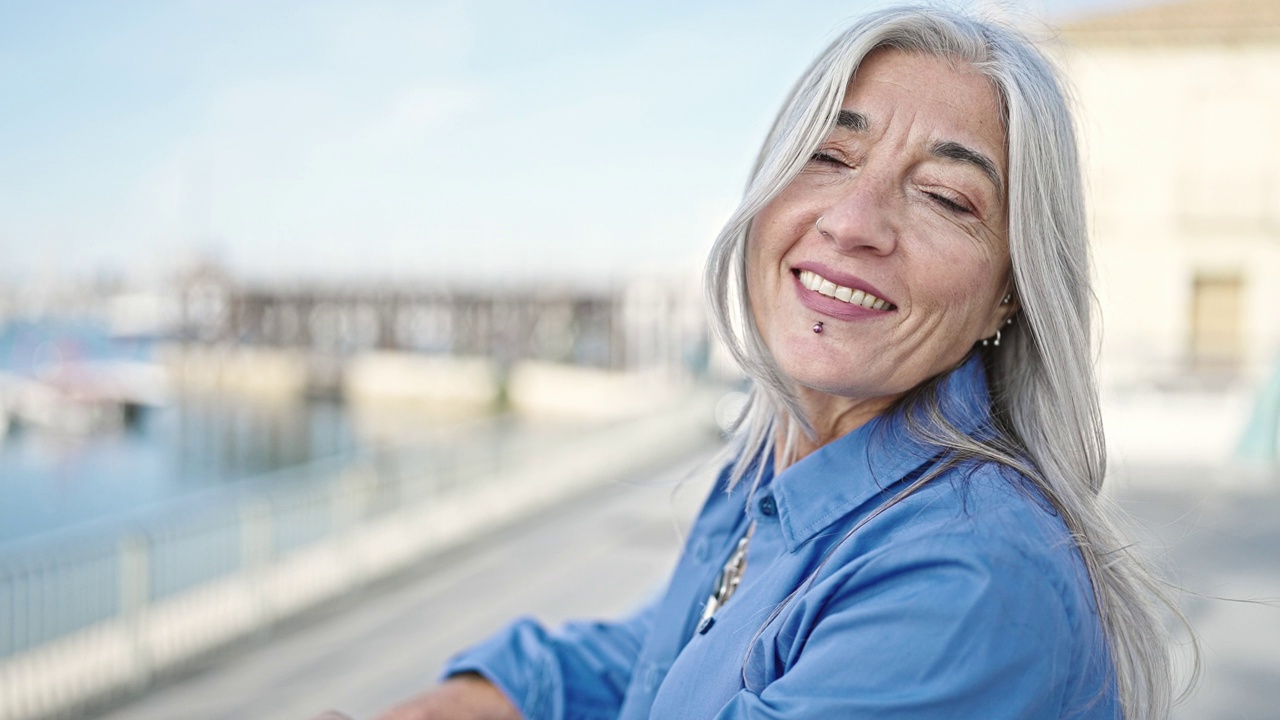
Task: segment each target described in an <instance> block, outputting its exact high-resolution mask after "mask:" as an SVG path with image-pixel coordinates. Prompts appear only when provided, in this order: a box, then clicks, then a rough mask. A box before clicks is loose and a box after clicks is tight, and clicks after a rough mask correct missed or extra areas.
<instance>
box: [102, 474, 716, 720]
mask: <svg viewBox="0 0 1280 720" xmlns="http://www.w3.org/2000/svg"><path fill="white" fill-rule="evenodd" d="M709 457H710V456H709V455H704V456H699V457H697V458H693V459H690V460H687V461H685V462H683V463H681V464H680V465H679V466H677V467H674V468H672V469H670V470H668V471H666V472H663V473H660V474H658V475H656V476H653V477H646V478H637V479H635V480H633V481H631V482H628V483H622V484H618V485H614V486H610V487H606V488H603V489H600V490H595V491H591V492H590V493H589V494H587V495H585V496H583V497H579V498H577V499H575V500H574V501H572V502H570V503H568V504H566V505H564V506H562V507H558V508H556V509H555V510H553V511H550V512H547V513H545V514H543V515H541V516H539V517H537V518H535V519H532V520H529V521H526V522H522V523H520V524H518V525H516V526H514V527H510V528H507V529H505V530H504V531H502V532H500V533H498V534H496V535H494V536H492V537H490V538H487V539H486V540H484V541H481V542H478V543H474V544H472V545H471V546H469V547H467V548H465V549H462V550H458V551H454V552H451V553H448V554H446V555H445V556H443V557H440V558H437V559H435V560H434V561H432V562H430V563H428V564H425V565H423V566H422V567H420V568H418V569H417V570H415V571H414V572H413V573H412V574H411V576H410V577H403V578H399V579H397V580H396V581H395V584H394V586H393V587H382V588H378V589H377V590H376V591H374V592H370V593H368V594H367V595H366V597H364V598H362V599H361V600H360V601H359V602H355V603H350V604H349V606H348V607H347V608H346V609H345V610H343V611H341V612H329V613H327V614H326V616H324V617H321V618H314V617H313V618H309V619H308V621H306V622H300V623H297V624H296V625H297V626H296V627H294V628H285V629H282V630H281V631H279V632H278V634H277V637H274V638H272V639H271V640H270V641H269V642H267V643H265V644H262V645H260V646H258V647H255V648H251V649H248V650H243V651H239V652H233V653H228V654H226V655H225V656H224V657H222V658H220V659H219V660H220V661H219V662H218V663H217V664H215V665H213V666H212V667H209V668H206V669H204V670H203V671H201V672H198V673H195V674H193V675H192V676H190V677H188V678H186V679H183V680H179V681H176V682H173V683H170V684H167V685H165V686H164V687H161V688H159V689H158V690H156V691H155V692H153V693H151V694H149V695H147V696H146V697H143V698H141V699H139V700H138V701H136V702H134V703H132V704H130V705H128V706H125V707H122V708H119V709H118V710H116V711H114V712H112V713H109V714H108V715H106V716H104V717H106V718H110V719H111V720H178V719H181V720H233V719H234V720H241V719H243V720H277V719H278V720H310V718H312V717H313V716H314V715H315V714H317V713H318V712H319V711H321V710H324V709H326V708H330V707H332V708H336V709H340V710H343V711H344V712H347V713H350V714H351V715H352V716H353V717H355V718H357V719H358V720H365V718H369V717H372V716H374V715H375V714H376V713H377V712H378V711H380V710H384V709H386V708H387V707H388V706H389V705H392V704H394V703H395V702H397V701H399V700H401V699H404V698H406V697H409V696H411V695H414V694H416V693H417V692H420V691H422V690H424V689H426V688H428V687H430V686H431V684H432V683H433V681H434V678H435V675H436V672H437V671H438V670H439V668H440V667H441V666H442V665H443V664H444V662H445V660H446V659H447V658H448V657H449V655H450V654H451V653H452V652H454V651H456V650H458V649H460V648H462V647H464V646H466V645H468V644H470V643H473V642H475V641H477V640H479V639H481V638H483V637H485V636H486V635H488V634H489V633H491V632H493V631H494V630H496V629H498V628H500V627H501V626H502V625H503V624H505V623H506V622H507V621H509V620H510V619H511V618H513V617H515V616H516V615H518V614H521V613H527V614H532V615H535V616H537V617H539V618H542V619H544V620H546V621H548V622H551V623H556V622H559V621H561V620H565V619H568V618H571V617H593V616H594V617H611V616H616V615H619V614H621V613H624V612H626V611H627V609H628V608H630V607H632V606H634V605H636V604H638V603H639V602H640V601H641V600H642V599H643V598H644V597H645V595H646V593H649V592H654V591H656V590H657V589H658V587H659V586H660V585H661V583H662V581H663V580H664V579H665V577H666V575H667V573H668V572H669V571H670V569H671V567H672V565H673V563H674V561H675V557H676V554H677V553H678V552H679V549H680V545H681V542H682V541H681V538H682V536H683V535H682V534H683V533H684V532H685V531H687V529H688V525H689V522H690V520H691V519H692V517H693V516H694V515H695V514H696V512H697V509H698V507H699V506H700V505H701V502H702V499H703V498H704V496H705V495H706V492H707V490H708V488H709V486H710V482H711V480H712V479H713V478H712V477H711V475H712V473H711V468H710V467H709V466H708V465H707V461H708V459H709ZM682 480H684V482H683V483H681V481H682Z"/></svg>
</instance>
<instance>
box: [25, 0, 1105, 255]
mask: <svg viewBox="0 0 1280 720" xmlns="http://www.w3.org/2000/svg"><path fill="white" fill-rule="evenodd" d="M1124 1H1125V0H1111V1H1108V0H1029V1H1028V2H1025V3H1022V4H1021V5H1019V6H1018V7H1022V8H1026V12H1027V13H1028V14H1029V15H1031V16H1035V17H1046V18H1049V19H1051V20H1052V19H1057V18H1063V17H1070V16H1072V15H1078V14H1080V13H1082V12H1089V11H1092V10H1096V9H1098V8H1106V7H1110V6H1115V5H1117V4H1124ZM871 4H872V3H871V2H868V1H866V0H844V1H842V2H833V1H828V0H790V1H788V2H760V1H752V0H737V1H730V0H707V1H689V2H643V3H641V2H626V3H623V2H604V1H602V0H597V1H596V2H590V1H588V0H530V1H529V2H516V1H514V0H475V1H472V2H426V1H423V0H362V1H360V2H356V1H354V0H347V1H345V2H337V1H334V0H311V1H297V2H281V1H277V2H249V1H247V0H221V1H217V2H215V1H213V0H209V1H206V2H182V1H172V2H154V1H148V0H133V1H131V2H125V1H124V0H119V1H117V2H89V1H87V0H85V1H73V0H64V1H60V2H45V1H42V0H28V1H25V2H11V1H7V0H0V98H3V102H4V109H3V111H0V279H6V280H21V279H24V278H31V277H48V276H66V275H71V276H76V275H88V274H95V273H99V272H109V273H114V274H125V275H129V274H135V273H156V272H161V271H164V270H167V269H169V268H172V267H175V266H176V265H178V264H180V263H183V262H187V261H189V260H191V259H192V258H194V257H197V256H202V255H212V256H214V257H217V258H220V259H221V260H222V261H224V262H225V263H227V264H228V265H229V266H230V267H231V268H232V269H233V270H234V271H236V272H237V273H240V274H243V275H249V276H258V277H294V276H308V277H351V276H357V277H368V276H375V277H384V276H390V277H397V278H415V277H459V278H488V279H491V280H492V279H495V278H497V279H501V278H509V277H510V278H519V279H521V280H525V279H530V278H539V277H547V276H551V277H555V278H564V279H570V280H572V279H575V278H595V279H602V278H611V277H619V276H626V275H630V274H633V273H637V272H654V271H657V272H662V271H670V270H674V269H679V268H691V267H695V266H696V265H697V264H698V263H699V262H700V259H701V255H702V254H703V252H704V251H705V249H706V247H707V246H708V245H709V244H710V241H711V238H712V236H713V235H714V233H715V230H716V229H717V227H718V225H719V223H720V222H722V221H723V220H724V218H725V217H726V216H727V214H728V213H729V211H730V210H731V208H732V207H733V204H734V201H735V199H736V196H737V193H738V191H739V189H740V188H741V186H742V183H743V181H744V179H745V176H746V172H747V168H748V166H749V164H750V162H751V159H752V157H753V155H754V153H755V150H756V147H757V145H758V144H759V142H760V140H761V139H762V137H763V134H764V131H765V128H766V126H767V124H768V122H769V120H770V118H771V115H772V113H773V112H774V111H775V110H776V109H777V107H778V105H779V104H780V103H781V101H782V98H783V96H784V95H785V93H786V92H787V90H788V89H789V87H790V84H791V82H792V81H793V80H794V79H795V77H796V76H797V75H798V74H799V73H800V71H801V70H802V69H803V68H804V66H805V65H806V64H807V62H808V61H809V59H810V58H811V57H812V56H813V55H814V54H815V53H816V52H817V51H818V50H819V49H820V48H821V47H822V46H823V44H824V43H825V42H826V41H828V40H829V39H830V38H831V37H832V36H833V35H834V33H835V32H836V31H837V30H838V29H839V28H840V27H841V26H842V25H843V24H844V22H845V21H846V20H847V19H848V18H850V17H853V16H856V15H857V14H858V13H859V11H860V10H862V9H864V8H866V7H869V6H870V5H871Z"/></svg>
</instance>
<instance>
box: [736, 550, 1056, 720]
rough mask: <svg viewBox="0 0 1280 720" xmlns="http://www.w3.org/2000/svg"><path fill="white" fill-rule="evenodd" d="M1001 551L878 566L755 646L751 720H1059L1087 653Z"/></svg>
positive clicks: (746, 701) (1016, 558) (1050, 579)
mask: <svg viewBox="0 0 1280 720" xmlns="http://www.w3.org/2000/svg"><path fill="white" fill-rule="evenodd" d="M1054 578H1055V576H1054V575H1053V574H1052V573H1048V572H1046V571H1045V569H1044V567H1043V563H1040V562H1036V561H1035V560H1033V559H1031V558H1028V557H1026V556H1025V555H1024V554H1023V552H1022V551H1021V550H1019V549H1018V548H1016V547H1012V546H1010V545H1007V544H1003V543H996V544H995V546H994V547H991V546H990V545H983V546H981V547H980V548H976V549H975V544H974V542H973V538H972V537H971V536H963V535H961V536H957V537H947V536H934V537H929V538H924V539H922V540H921V541H917V542H912V543H910V544H908V545H905V546H897V547H894V548H892V549H889V550H886V551H882V552H880V553H877V555H876V556H875V557H874V558H872V559H870V560H869V562H867V563H866V564H865V565H862V566H860V567H859V568H858V569H857V570H856V572H853V573H851V574H850V575H849V576H848V577H847V578H846V579H844V580H843V582H842V584H841V585H840V586H839V587H836V588H835V589H833V590H831V591H830V592H825V593H820V594H818V596H817V597H814V598H812V599H801V600H799V601H797V604H796V607H795V610H794V611H793V612H791V613H789V614H787V615H784V616H783V617H782V618H780V619H779V621H778V622H780V623H782V626H781V628H780V630H781V633H780V637H782V638H792V639H791V640H790V642H789V643H785V644H784V643H779V645H778V647H777V650H778V653H777V654H775V653H774V647H773V646H766V647H761V646H759V645H757V646H756V651H755V652H754V653H752V656H751V658H750V659H749V660H748V666H747V673H746V676H747V677H748V678H753V679H756V680H753V681H752V682H749V683H748V689H746V690H742V691H740V692H739V693H738V694H737V695H736V696H734V698H733V699H732V700H731V701H730V703H729V704H728V705H727V706H726V707H725V708H724V709H723V710H722V711H721V713H720V714H719V716H718V717H719V718H720V720H731V719H735V720H736V719H739V718H792V719H798V718H834V717H841V718H876V720H889V719H893V720H908V719H910V720H938V719H941V718H956V717H966V718H970V717H972V718H976V717H981V718H987V719H990V720H1001V719H1006V718H1007V719H1009V720H1014V719H1025V718H1043V717H1058V714H1059V710H1060V705H1061V704H1062V702H1063V696H1064V690H1065V689H1066V687H1067V683H1068V682H1069V679H1070V678H1071V674H1072V672H1073V671H1077V670H1079V669H1078V668H1074V667H1073V660H1072V658H1073V656H1074V653H1073V649H1074V647H1075V646H1076V644H1077V643H1076V641H1075V638H1074V637H1073V633H1074V631H1073V628H1072V624H1071V622H1070V621H1069V619H1068V616H1067V613H1066V610H1065V605H1064V599H1063V595H1062V592H1061V587H1060V584H1059V583H1058V582H1056V581H1055V579H1054Z"/></svg>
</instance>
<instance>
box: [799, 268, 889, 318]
mask: <svg viewBox="0 0 1280 720" xmlns="http://www.w3.org/2000/svg"><path fill="white" fill-rule="evenodd" d="M796 277H798V278H799V279H800V284H801V285H804V286H805V287H806V288H808V289H810V290H812V291H814V292H816V293H818V294H820V295H826V296H827V297H829V298H835V299H836V300H841V301H843V302H847V303H849V304H850V305H858V306H860V307H864V308H866V309H868V310H882V311H884V312H888V311H890V310H896V309H897V306H895V305H894V304H893V303H890V302H887V301H885V300H882V299H880V298H878V297H876V296H875V295H872V294H871V293H868V292H863V291H862V290H853V289H851V288H847V287H844V286H843V285H837V284H835V283H833V282H831V281H830V280H828V279H826V278H824V277H822V276H821V275H819V274H818V273H816V272H813V271H811V270H799V271H797V275H796Z"/></svg>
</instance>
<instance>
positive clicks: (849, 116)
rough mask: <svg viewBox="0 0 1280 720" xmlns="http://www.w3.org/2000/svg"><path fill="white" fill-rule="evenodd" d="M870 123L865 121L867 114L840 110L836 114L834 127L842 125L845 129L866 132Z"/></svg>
mask: <svg viewBox="0 0 1280 720" xmlns="http://www.w3.org/2000/svg"><path fill="white" fill-rule="evenodd" d="M870 126H871V123H869V122H867V116H866V115H863V114H862V113H860V112H854V111H852V110H841V111H840V114H839V115H837V116H836V127H842V128H844V129H846V130H852V131H854V132H866V131H867V128H868V127H870Z"/></svg>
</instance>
